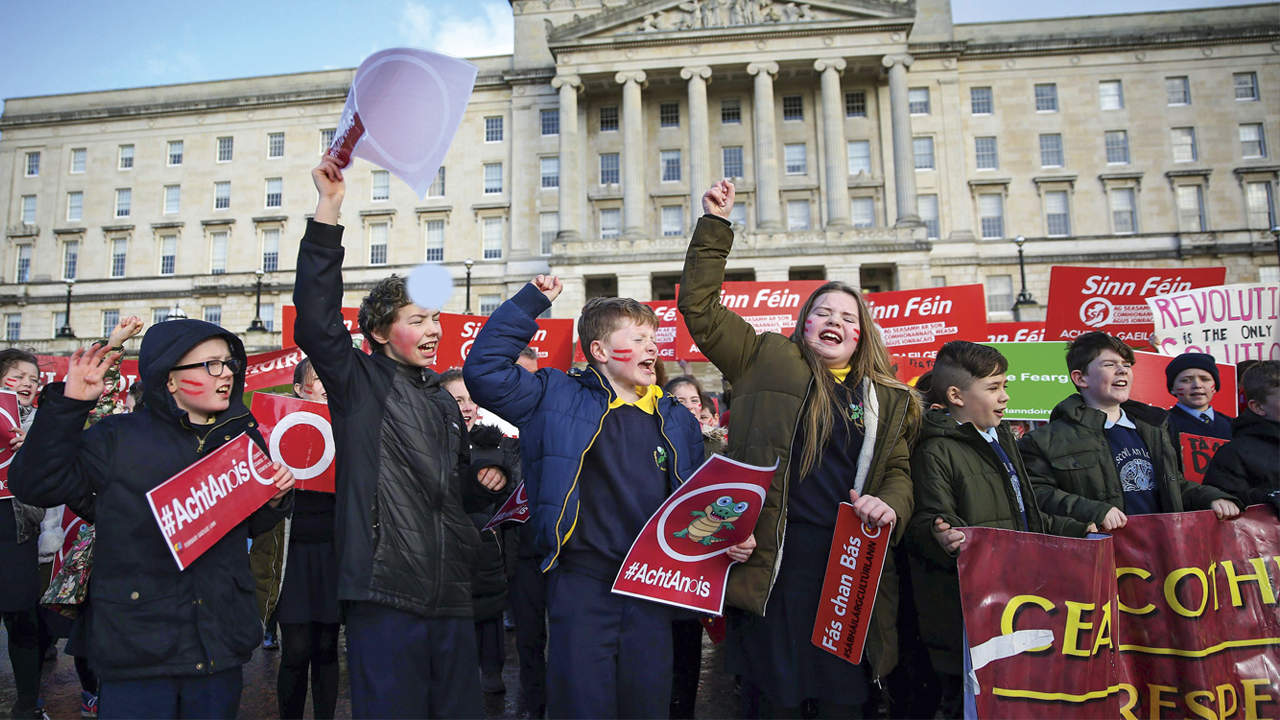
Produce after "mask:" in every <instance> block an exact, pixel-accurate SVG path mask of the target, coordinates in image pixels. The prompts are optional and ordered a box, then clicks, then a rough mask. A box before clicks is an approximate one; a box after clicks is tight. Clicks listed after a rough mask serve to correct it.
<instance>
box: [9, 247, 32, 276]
mask: <svg viewBox="0 0 1280 720" xmlns="http://www.w3.org/2000/svg"><path fill="white" fill-rule="evenodd" d="M17 249H18V263H17V267H16V268H15V269H14V270H15V272H14V275H13V277H14V282H20V283H24V282H30V280H31V246H30V245H18V246H17Z"/></svg>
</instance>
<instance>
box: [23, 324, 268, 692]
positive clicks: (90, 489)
mask: <svg viewBox="0 0 1280 720" xmlns="http://www.w3.org/2000/svg"><path fill="white" fill-rule="evenodd" d="M214 337H220V338H223V339H225V340H226V341H227V343H228V345H230V347H231V353H232V355H233V356H234V357H236V358H238V359H239V360H240V364H241V367H242V368H243V367H244V360H245V353H244V346H243V345H242V344H241V343H240V340H239V339H238V338H236V337H235V336H234V335H232V334H231V333H228V332H227V331H225V330H223V329H222V328H220V327H218V326H217V325H212V324H210V323H206V322H203V321H200V320H175V321H171V322H165V323H160V324H158V325H155V326H153V327H151V328H150V329H149V330H148V331H147V334H146V337H144V338H143V341H142V352H141V355H140V357H139V370H140V374H141V376H142V379H143V383H144V384H145V387H146V389H147V390H146V402H145V404H144V406H143V409H142V410H140V411H139V412H136V413H132V414H128V415H111V416H108V417H106V418H104V419H103V420H102V421H101V422H99V423H97V424H96V425H94V426H93V427H91V428H89V429H88V430H85V431H83V432H81V428H83V427H84V423H85V420H86V419H87V417H88V415H89V411H90V410H92V409H93V407H94V405H95V404H96V403H97V399H96V398H95V399H93V400H83V401H82V400H71V399H69V398H67V397H66V396H65V395H63V390H64V387H63V384H62V383H55V384H53V385H51V386H49V389H48V391H47V392H46V394H45V401H44V404H43V405H42V406H41V407H40V412H39V413H37V415H36V421H35V424H34V425H32V427H31V432H30V434H29V435H28V437H27V442H26V444H25V445H24V446H23V448H22V450H21V451H20V452H19V453H18V455H17V457H16V458H15V460H14V462H13V468H14V472H13V473H12V477H13V480H14V491H15V493H16V494H17V495H18V496H19V497H21V498H23V499H24V500H26V501H27V502H30V503H33V504H36V505H44V506H52V505H58V504H60V503H67V504H69V505H71V506H72V507H73V508H76V509H77V512H82V511H83V513H87V516H86V519H89V520H94V521H95V522H96V525H97V539H96V541H95V543H96V551H95V552H94V567H93V576H92V580H91V581H90V586H89V598H90V600H91V601H92V602H91V603H90V604H89V608H90V611H89V615H88V618H87V623H88V625H87V632H88V639H89V640H88V642H89V656H90V657H92V658H93V661H94V663H95V668H96V669H97V671H98V674H99V675H101V676H102V677H103V678H105V679H108V680H128V679H138V678H150V677H165V676H184V675H186V676H190V675H206V674H212V673H215V672H221V671H223V670H229V669H231V668H234V667H236V666H238V665H243V664H244V663H246V662H248V660H249V657H250V655H252V653H253V649H254V648H255V647H257V646H258V643H260V642H262V622H261V621H260V620H259V619H258V611H257V606H256V604H255V602H254V595H253V576H252V574H251V573H250V571H249V556H248V554H247V553H246V552H245V543H246V540H247V539H248V538H249V536H250V534H251V533H252V534H257V533H261V532H265V531H266V530H267V529H269V528H271V527H272V526H273V525H275V524H276V523H277V522H279V521H280V519H281V518H282V517H283V516H284V514H285V512H287V510H288V503H289V500H290V498H286V501H285V503H282V504H281V507H280V508H276V509H273V508H271V507H270V506H269V505H264V506H263V508H262V509H260V510H258V511H257V512H256V513H254V514H253V515H251V516H250V517H249V519H248V520H246V521H245V522H243V523H241V524H240V525H238V526H237V527H235V528H233V529H232V530H231V532H229V533H227V535H226V536H225V537H223V538H222V539H221V540H219V541H218V542H217V543H216V544H215V545H214V546H213V547H211V548H209V550H208V551H207V552H205V554H204V555H202V556H200V558H199V559H197V560H196V561H195V562H193V563H192V564H191V565H189V566H188V567H187V569H186V570H185V571H179V570H178V567H177V565H176V564H175V563H174V561H173V556H172V555H171V554H170V552H169V548H168V545H167V543H166V542H165V539H164V536H163V535H161V534H160V529H159V528H158V527H157V525H156V521H155V519H154V518H153V517H152V515H151V509H150V507H149V506H148V504H147V498H146V493H147V491H149V490H151V489H152V488H154V487H156V486H157V485H159V484H161V483H163V482H164V481H166V480H168V479H169V478H170V477H172V476H173V475H175V474H176V473H178V472H179V471H181V470H182V469H184V468H186V467H187V466H188V465H191V464H192V463H194V462H195V461H196V460H198V459H200V458H201V457H202V456H204V455H207V454H209V453H210V452H212V451H213V450H215V449H216V448H218V447H220V446H222V445H223V444H224V443H226V442H227V441H228V440H231V439H232V438H235V437H236V436H238V435H240V434H241V433H245V432H248V433H249V435H250V436H251V437H253V439H254V440H255V441H256V442H258V444H259V445H262V446H263V448H264V449H265V447H266V446H265V444H264V443H263V442H262V437H261V436H260V435H259V434H258V431H257V429H256V426H257V423H256V422H255V421H254V419H253V416H252V415H250V414H249V410H248V408H246V407H245V406H244V403H243V402H241V399H240V398H241V393H242V392H243V391H244V371H243V370H241V371H240V372H238V373H236V377H235V383H234V385H233V386H232V391H231V405H230V407H229V408H228V409H227V410H225V411H223V412H222V413H220V414H219V415H218V416H217V417H216V419H215V421H214V422H213V423H211V424H209V425H203V426H198V427H193V426H192V425H191V424H190V423H189V422H188V421H187V414H186V412H184V411H182V410H179V409H178V406H177V405H176V404H175V403H174V401H173V396H172V395H171V394H169V392H168V391H166V390H165V383H166V380H167V376H168V373H169V368H171V367H173V366H174V365H176V364H178V360H179V359H180V358H181V357H182V356H183V355H184V354H186V352H187V351H188V350H190V349H191V348H192V347H194V346H196V345H197V344H199V343H200V342H202V341H204V340H207V339H209V338H214Z"/></svg>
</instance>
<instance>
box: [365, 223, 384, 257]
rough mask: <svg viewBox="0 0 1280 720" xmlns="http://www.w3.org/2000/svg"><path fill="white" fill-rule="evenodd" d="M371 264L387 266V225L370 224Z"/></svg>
mask: <svg viewBox="0 0 1280 720" xmlns="http://www.w3.org/2000/svg"><path fill="white" fill-rule="evenodd" d="M369 264H370V265H386V264H387V224H386V223H370V224H369Z"/></svg>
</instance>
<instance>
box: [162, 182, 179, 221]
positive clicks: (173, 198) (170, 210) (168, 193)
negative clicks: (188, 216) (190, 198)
mask: <svg viewBox="0 0 1280 720" xmlns="http://www.w3.org/2000/svg"><path fill="white" fill-rule="evenodd" d="M181 211H182V186H180V185H165V186H164V214H165V215H177V214H178V213H179V212H181Z"/></svg>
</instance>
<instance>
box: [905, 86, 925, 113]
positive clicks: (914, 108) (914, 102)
mask: <svg viewBox="0 0 1280 720" xmlns="http://www.w3.org/2000/svg"><path fill="white" fill-rule="evenodd" d="M907 109H908V110H910V111H911V114H912V115H928V114H929V88H927V87H922V88H921V87H916V88H911V89H909V90H907Z"/></svg>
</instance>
